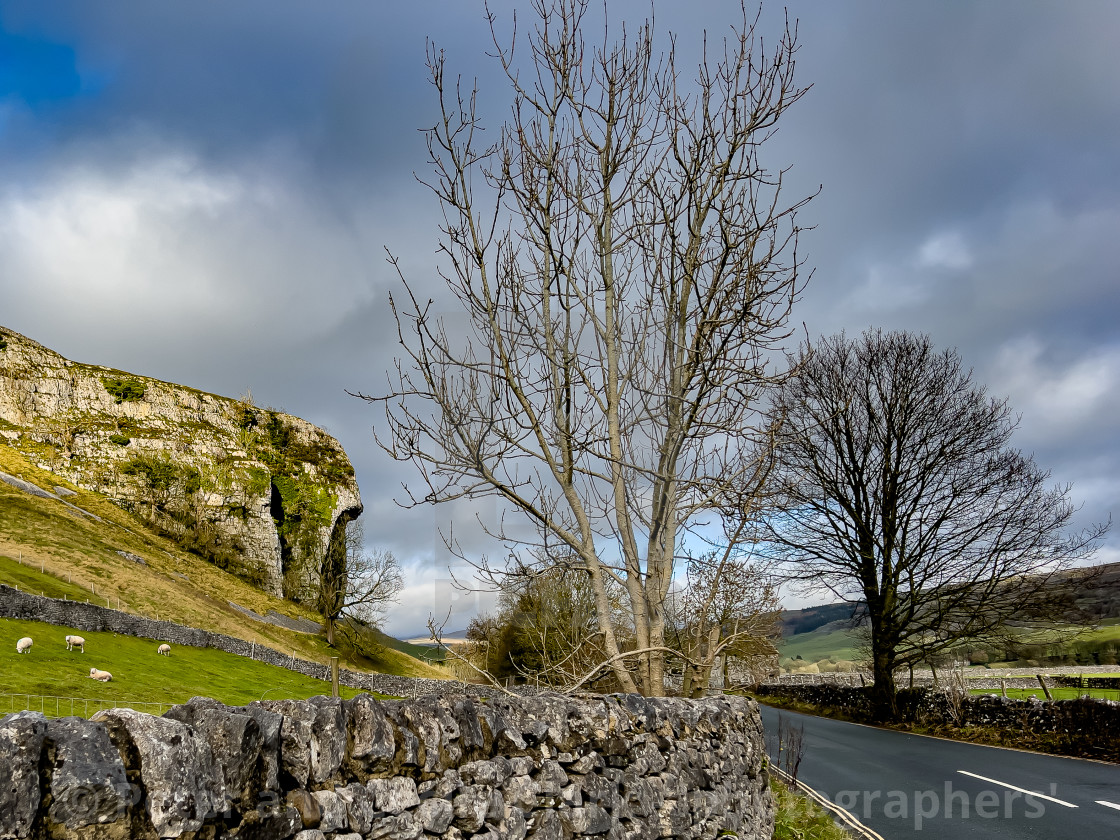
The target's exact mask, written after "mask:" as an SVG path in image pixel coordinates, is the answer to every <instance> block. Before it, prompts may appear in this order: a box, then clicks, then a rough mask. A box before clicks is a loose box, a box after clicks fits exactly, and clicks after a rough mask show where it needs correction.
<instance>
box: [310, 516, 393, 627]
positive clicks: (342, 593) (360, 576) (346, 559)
mask: <svg viewBox="0 0 1120 840" xmlns="http://www.w3.org/2000/svg"><path fill="white" fill-rule="evenodd" d="M343 527H344V528H345V535H344V537H343V538H342V539H341V540H339V539H333V540H331V545H330V547H329V548H328V550H327V551H326V553H325V555H324V557H323V563H322V566H321V567H320V570H319V613H320V614H321V615H322V616H323V618H324V619H325V623H326V628H327V643H328V644H331V645H333V644H334V642H335V630H336V628H337V626H339V625H343V626H345V625H347V624H350V623H352V622H358V623H360V624H364V625H368V626H371V627H376V626H377V625H378V624H379V623H380V621H381V619H382V618H383V617H384V614H385V610H386V609H388V607H389V605H390V604H392V603H395V602H396V601H397V596H398V595H399V593H400V591H401V589H402V588H404V579H403V578H402V577H401V569H400V564H399V563H398V562H397V558H396V557H394V556H393V554H392V553H391V552H388V551H383V550H374V551H370V550H368V549H367V548H366V547H365V531H364V529H363V527H362V523H361V522H360V521H357V520H355V521H351V522H348V523H345V525H344V526H343Z"/></svg>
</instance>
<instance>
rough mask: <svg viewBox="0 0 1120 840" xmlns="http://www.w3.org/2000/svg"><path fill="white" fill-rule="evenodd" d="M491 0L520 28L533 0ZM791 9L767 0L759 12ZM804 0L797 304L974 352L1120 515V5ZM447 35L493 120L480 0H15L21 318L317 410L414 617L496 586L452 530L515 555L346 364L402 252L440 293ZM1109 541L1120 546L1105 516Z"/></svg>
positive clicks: (7, 99)
mask: <svg viewBox="0 0 1120 840" xmlns="http://www.w3.org/2000/svg"><path fill="white" fill-rule="evenodd" d="M686 7H687V10H686ZM490 8H491V10H492V11H493V12H494V14H495V16H496V19H497V21H498V26H499V28H500V29H501V30H502V31H503V32H508V31H509V28H510V21H511V19H512V18H511V15H512V13H513V12H514V11H518V12H519V13H520V15H521V17H522V20H525V19H526V16H527V15H529V14H530V9H529V4H527V3H524V2H495V3H492V4H491V7H490ZM651 9H652V10H653V13H654V18H655V30H656V32H657V33H658V35H659V37H661V38H664V37H665V36H667V34H668V33H670V32H672V33H675V34H676V36H677V43H678V50H679V52H680V54H681V55H682V56H685V57H694V56H695V55H696V54H697V49H698V45H699V44H700V43H701V38H702V37H703V35H704V33H705V32H707V33H708V37H709V39H712V38H722V37H723V36H724V35H725V34H727V33H729V31H730V26H731V25H732V24H733V23H735V22H736V21H737V20H738V19H739V18H740V10H739V5H738V3H736V2H726V0H699V1H698V0H693V2H691V3H689V4H683V3H676V2H672V3H670V2H655V3H640V2H629V0H627V2H620V1H619V0H610V2H609V3H608V4H607V12H608V15H609V17H610V19H611V24H612V27H614V26H621V25H622V24H623V23H627V24H629V25H631V26H632V25H634V24H635V23H637V22H640V21H642V20H644V19H645V18H646V17H647V16H649V14H650V12H651ZM752 9H753V7H752ZM595 10H596V13H597V14H599V13H600V7H599V6H597V5H596V6H595ZM783 13H784V12H783V8H782V7H780V6H778V5H776V4H770V5H767V6H766V7H764V8H763V10H762V18H761V28H762V32H763V34H764V36H765V37H767V38H768V39H770V40H773V39H774V38H776V37H777V36H778V34H779V26H780V24H781V21H782V16H783ZM788 13H789V15H790V17H791V18H794V19H796V20H797V22H798V30H799V40H800V44H801V49H800V52H799V53H798V57H797V58H798V69H797V74H798V75H797V78H798V81H799V82H800V83H801V84H803V85H811V88H810V90H809V92H808V93H807V94H806V95H805V97H804V98H803V99H802V100H801V101H800V102H798V103H797V104H796V105H795V106H794V108H793V109H791V110H790V111H789V112H787V114H786V115H785V116H784V117H783V121H782V123H781V124H780V126H779V131H778V133H777V134H776V136H775V137H774V138H773V140H772V141H770V144H769V145H770V150H769V152H768V154H770V155H771V156H772V160H773V161H775V164H776V165H781V166H789V167H791V169H790V171H789V174H788V176H787V187H788V189H789V193H788V194H789V195H791V196H793V195H798V194H807V193H809V192H813V191H815V190H816V189H817V188H818V187H819V188H820V195H819V197H818V198H817V199H816V200H814V201H813V202H812V203H811V204H810V205H809V206H808V207H807V208H806V210H805V211H804V213H803V214H802V216H801V221H802V222H803V223H804V224H806V225H811V226H813V228H814V229H813V230H811V231H808V232H806V233H805V234H804V236H803V238H802V240H801V246H800V247H801V249H802V251H803V253H804V255H805V257H806V262H807V265H808V266H809V267H811V268H812V269H813V270H814V275H813V278H812V280H811V282H810V283H809V285H808V287H807V288H806V291H805V294H804V296H803V298H802V300H801V302H800V303H799V304H798V307H797V309H796V310H795V312H794V316H793V317H794V320H795V321H796V322H797V323H798V324H802V323H803V324H804V329H805V330H806V331H807V332H808V334H809V335H810V336H813V337H819V336H824V335H830V334H832V333H835V332H838V331H840V330H845V331H847V332H848V334H850V335H855V334H858V333H859V332H861V331H862V330H864V329H866V328H868V327H882V328H884V329H907V330H915V331H920V332H925V333H928V334H929V335H930V336H931V338H932V340H933V342H934V343H935V344H936V345H937V346H939V347H955V348H957V350H958V352H959V353H960V355H961V357H962V358H963V360H964V363H965V364H966V365H967V366H969V367H971V368H972V369H973V370H974V376H975V380H976V381H977V382H978V383H981V384H983V385H984V386H986V387H987V388H988V390H989V391H990V392H991V393H992V394H994V395H997V396H1005V397H1007V398H1008V399H1009V401H1010V404H1011V406H1012V407H1013V408H1014V409H1015V410H1016V411H1017V412H1018V413H1019V415H1020V417H1021V419H1020V426H1019V429H1018V431H1017V432H1016V435H1015V437H1014V439H1013V442H1014V444H1015V445H1016V446H1018V447H1019V448H1021V449H1023V450H1025V451H1027V452H1030V453H1033V454H1034V456H1035V459H1036V461H1037V462H1038V463H1039V464H1040V465H1041V466H1042V467H1044V468H1046V469H1049V470H1051V471H1052V474H1053V480H1054V482H1055V483H1061V484H1066V483H1069V484H1072V498H1073V499H1074V500H1075V501H1076V502H1077V503H1078V504H1079V505H1081V509H1080V511H1079V513H1078V514H1077V523H1078V524H1080V525H1086V524H1088V523H1090V522H1097V521H1102V520H1105V519H1107V518H1108V517H1109V516H1110V515H1111V513H1112V512H1115V511H1120V504H1118V502H1120V435H1118V434H1117V431H1118V428H1120V424H1118V422H1117V418H1118V417H1120V326H1118V321H1120V318H1118V316H1120V268H1118V267H1120V147H1118V145H1117V138H1118V137H1120V95H1118V94H1117V88H1116V80H1117V79H1120V51H1117V50H1115V48H1114V47H1115V37H1116V34H1117V33H1118V32H1120V4H1117V3H1115V2H1112V0H1067V2H1063V3H1060V4H1058V3H1052V2H1030V0H1014V2H1013V1H1012V0H989V2H985V3H976V2H971V0H969V1H968V2H964V1H963V0H962V1H961V2H957V0H941V2H938V3H881V2H853V1H852V0H839V1H838V2H832V3H820V2H809V0H805V1H804V2H798V1H797V0H791V2H790V3H789V5H788ZM616 31H617V30H616ZM429 41H430V42H431V43H433V44H435V45H436V46H437V47H438V48H440V49H442V50H444V53H445V55H446V58H447V62H448V67H449V70H451V71H454V72H456V73H459V74H461V75H462V76H463V77H464V78H466V79H477V80H478V85H479V89H480V102H481V103H482V104H483V109H484V111H486V113H488V114H492V115H496V116H497V118H500V117H501V116H502V115H503V109H504V108H506V107H507V106H508V102H509V98H510V95H509V90H508V86H506V85H503V84H502V80H501V79H500V78H499V72H498V67H497V66H496V64H495V62H494V60H493V59H492V58H491V57H489V56H488V53H491V52H492V51H493V47H492V45H491V44H490V40H489V31H488V28H487V24H486V19H485V10H484V7H483V5H482V3H481V2H476V1H475V0H456V2H451V0H442V1H441V2H436V0H413V2H410V3H387V2H368V0H333V2H331V3H305V2H295V0H239V2H237V3H223V4H208V5H207V6H206V7H205V9H202V8H201V7H199V6H198V4H188V3H183V2H165V3H136V2H124V0H100V2H98V3H96V4H93V3H86V2H80V0H70V2H65V1H60V2H52V3H49V4H48V3H42V2H39V0H5V2H4V4H3V5H2V6H0V324H2V325H4V326H5V327H8V328H10V329H13V330H15V331H17V332H20V333H23V334H24V335H27V336H29V337H31V338H33V339H35V340H37V341H39V342H41V343H43V344H45V345H46V346H48V347H50V348H52V349H54V350H56V351H58V352H60V353H62V354H63V355H64V356H66V357H68V358H71V359H74V360H78V361H83V362H90V363H97V364H105V365H110V366H113V367H116V368H120V369H123V370H127V371H132V372H135V373H138V374H143V375H147V376H153V377H157V378H160V379H164V380H168V381H172V382H177V383H182V384H186V385H190V386H193V387H196V388H201V389H204V390H208V391H212V392H215V393H220V394H225V395H229V396H239V395H242V394H246V393H248V392H251V394H252V396H253V398H254V400H255V401H256V402H257V404H258V405H268V406H272V407H275V408H279V409H283V410H285V411H288V412H290V413H292V414H296V415H298V416H301V417H304V418H306V419H308V420H310V421H311V422H314V423H316V424H318V425H320V426H323V427H324V428H326V429H328V430H329V431H330V432H331V433H332V434H334V435H335V436H336V437H337V438H338V439H339V440H340V441H341V443H342V445H343V446H344V447H345V449H346V451H347V453H348V454H349V455H350V458H351V460H352V462H353V463H354V465H355V468H356V470H357V477H358V482H359V485H360V488H361V493H362V498H363V501H364V503H365V515H364V517H363V519H364V526H365V535H366V540H367V544H368V545H370V546H371V547H376V548H381V549H387V550H390V551H392V552H393V553H394V554H395V555H396V556H397V558H398V559H399V560H400V562H401V564H402V567H403V568H404V571H405V573H406V574H405V577H406V582H407V586H406V588H405V590H404V591H403V592H402V596H401V602H400V605H399V606H397V607H395V608H394V609H393V610H391V611H390V613H389V614H388V616H387V617H386V622H385V629H386V630H388V631H389V632H391V633H394V634H396V635H403V636H408V635H413V634H415V633H419V632H420V631H421V630H422V629H423V628H424V626H425V624H426V621H427V617H428V615H429V614H430V613H437V614H439V613H442V612H444V611H446V609H447V608H448V607H449V606H453V607H454V608H455V609H456V610H457V612H456V613H455V618H454V619H453V620H452V624H454V623H456V622H457V621H458V622H459V623H462V624H465V622H466V616H468V615H469V614H470V613H472V612H474V611H477V610H480V609H486V608H487V607H488V605H489V603H490V601H489V600H488V599H487V597H486V596H484V595H479V594H477V593H459V592H455V591H454V590H453V588H452V587H451V586H450V584H449V579H450V573H449V570H448V565H449V561H450V558H449V556H448V553H447V551H446V550H445V549H444V548H443V546H442V542H441V540H440V537H439V530H440V528H441V527H446V524H447V523H448V522H450V521H454V522H455V523H456V531H457V534H462V535H463V537H464V539H465V540H466V547H467V548H468V550H471V551H478V552H482V551H487V552H490V553H492V554H496V555H500V554H501V552H500V549H497V547H495V546H494V545H492V544H490V545H487V544H486V542H485V541H484V540H483V539H482V537H481V536H480V535H478V534H477V533H472V532H471V530H470V521H471V518H472V517H471V513H472V512H471V511H470V510H469V509H467V507H466V506H463V505H460V506H459V507H458V508H457V509H446V508H440V509H431V508H421V509H412V510H406V509H403V508H401V507H399V506H398V505H397V503H396V502H395V499H398V498H400V495H401V493H400V487H401V482H402V481H409V480H414V479H415V478H416V476H415V474H414V473H413V472H412V470H413V468H412V467H410V466H408V465H406V464H405V465H402V464H397V463H394V462H393V461H392V460H390V459H389V457H388V456H387V455H385V454H384V453H383V452H382V451H381V450H380V449H379V448H378V447H377V446H376V445H375V443H374V440H373V436H372V433H371V431H370V429H371V426H372V424H373V423H374V422H375V421H376V420H377V417H376V416H375V414H376V409H374V408H373V407H371V406H369V405H367V404H365V403H363V402H361V401H359V400H357V399H355V398H353V397H350V396H348V395H347V394H346V390H347V389H349V390H351V391H364V392H378V391H380V390H383V389H384V387H385V384H386V370H387V369H389V368H390V367H391V366H392V364H393V359H394V358H395V356H396V355H397V352H396V345H395V342H396V332H395V326H394V324H393V321H392V317H391V313H390V312H389V309H388V305H387V300H388V293H389V292H390V291H392V290H394V289H395V288H397V282H398V281H397V280H396V278H395V275H394V273H393V271H392V269H391V267H390V266H389V265H388V264H387V262H386V249H389V250H391V251H392V253H393V254H394V255H396V256H397V257H398V258H399V259H400V261H401V265H402V266H403V268H404V270H405V271H406V272H407V274H408V276H409V277H410V279H411V280H412V281H413V282H415V283H417V284H418V286H419V287H420V288H424V289H430V293H431V294H432V296H433V297H435V298H436V299H437V300H439V299H440V298H439V295H440V289H441V287H440V286H439V281H438V278H437V277H436V269H437V267H438V265H439V263H438V258H437V254H436V248H437V244H438V226H439V222H440V211H439V207H438V204H437V203H436V201H435V199H434V198H433V196H432V195H431V193H430V192H428V191H427V190H426V189H425V188H424V187H423V186H421V185H420V184H419V183H418V182H417V180H416V176H417V175H419V176H423V175H424V174H425V173H426V172H427V171H428V169H427V157H426V148H425V145H424V141H423V135H422V134H421V133H420V130H421V129H422V128H425V127H428V126H431V125H433V124H434V122H435V120H436V116H437V103H436V99H435V95H434V90H433V88H432V86H431V84H430V81H429V78H428V75H427V69H426V66H425V48H426V44H427V43H428V42H429ZM662 43H664V41H662ZM492 125H494V127H496V126H497V119H494V120H493V121H492ZM483 515H484V516H494V515H496V514H495V511H494V510H493V509H487V508H484V509H483ZM1098 559H1099V560H1102V561H1120V535H1118V534H1117V533H1116V532H1115V531H1114V532H1113V533H1112V534H1110V536H1109V538H1108V541H1107V542H1106V544H1105V545H1104V546H1103V548H1102V550H1101V551H1100V552H1099V554H1098ZM460 572H461V570H460ZM787 603H789V604H791V605H794V606H796V605H798V604H799V603H801V602H800V601H799V600H798V596H796V595H794V594H792V593H791V594H790V595H789V597H788V599H787ZM449 629H451V628H449ZM455 629H458V628H455Z"/></svg>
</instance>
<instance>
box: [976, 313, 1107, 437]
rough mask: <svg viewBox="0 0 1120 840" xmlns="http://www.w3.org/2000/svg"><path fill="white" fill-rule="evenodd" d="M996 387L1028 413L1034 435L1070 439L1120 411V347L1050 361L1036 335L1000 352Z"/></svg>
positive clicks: (1025, 416)
mask: <svg viewBox="0 0 1120 840" xmlns="http://www.w3.org/2000/svg"><path fill="white" fill-rule="evenodd" d="M990 384H991V386H992V392H993V393H995V394H1006V395H1007V396H1009V397H1010V399H1011V404H1012V405H1013V406H1015V407H1016V408H1017V409H1018V410H1020V411H1022V413H1023V427H1024V431H1025V432H1027V434H1028V435H1029V436H1031V437H1035V438H1049V437H1052V436H1055V435H1059V434H1064V435H1069V434H1072V433H1074V432H1075V431H1076V430H1077V429H1078V428H1080V427H1081V426H1083V425H1084V424H1086V423H1087V422H1091V421H1093V420H1094V419H1095V418H1101V417H1115V416H1116V415H1117V411H1120V346H1116V345H1105V346H1101V347H1095V348H1092V349H1090V350H1089V351H1087V352H1085V353H1084V354H1083V355H1081V356H1078V357H1076V358H1074V359H1071V360H1068V361H1065V362H1062V361H1058V360H1055V359H1053V358H1051V357H1049V356H1048V354H1047V347H1046V345H1045V344H1043V342H1042V341H1041V340H1040V339H1039V338H1037V337H1036V336H1033V335H1030V336H1023V337H1019V338H1016V339H1014V340H1012V341H1009V342H1007V343H1005V344H1004V345H1003V346H1001V347H1000V348H999V350H998V353H997V355H996V359H995V362H994V364H993V368H992V377H991V381H990Z"/></svg>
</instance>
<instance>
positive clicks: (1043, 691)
mask: <svg viewBox="0 0 1120 840" xmlns="http://www.w3.org/2000/svg"><path fill="white" fill-rule="evenodd" d="M1035 676H1036V677H1038V684H1039V685H1041V686H1042V693H1043V694H1045V695H1046V699H1047V700H1050V701H1053V700H1054V698H1053V697H1051V696H1050V689H1049V688H1047V687H1046V680H1044V679H1043V678H1042V674H1035Z"/></svg>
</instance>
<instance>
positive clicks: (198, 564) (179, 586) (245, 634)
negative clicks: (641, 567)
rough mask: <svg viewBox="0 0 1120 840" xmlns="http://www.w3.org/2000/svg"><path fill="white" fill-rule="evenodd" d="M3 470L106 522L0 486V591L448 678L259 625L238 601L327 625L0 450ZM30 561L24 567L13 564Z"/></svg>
mask: <svg viewBox="0 0 1120 840" xmlns="http://www.w3.org/2000/svg"><path fill="white" fill-rule="evenodd" d="M0 470H2V471H3V472H6V473H9V474H11V475H15V476H19V477H21V478H23V479H25V480H26V481H30V482H32V483H34V484H37V485H38V486H39V487H42V488H45V489H50V488H52V487H54V486H55V485H59V486H63V487H66V488H68V489H70V490H73V491H76V495H74V496H69V497H67V501H68V502H70V504H72V505H75V506H77V507H79V508H81V509H82V510H85V511H88V512H89V513H92V514H94V515H95V516H96V517H98V519H94V518H90V517H86V516H83V515H81V514H80V513H78V512H75V511H73V510H72V509H70V508H68V507H67V506H66V505H64V504H63V503H62V502H59V501H56V500H54V499H43V498H39V497H36V496H31V495H28V494H27V493H24V492H22V491H20V490H17V489H16V488H14V487H11V486H10V485H8V484H5V483H3V482H0V557H4V558H7V560H5V561H0V583H7V584H9V585H14V586H19V588H20V589H24V590H26V591H31V592H34V593H36V594H39V593H42V592H46V593H47V594H48V595H52V596H55V597H60V596H61V595H63V594H65V595H66V597H70V598H80V599H82V600H85V599H86V598H89V599H90V600H91V601H94V600H95V598H100V599H102V600H101V603H106V601H107V602H108V603H110V604H111V605H112V606H114V607H116V606H117V604H118V601H119V603H120V606H121V609H124V610H125V611H127V612H132V613H136V614H141V615H146V616H149V617H155V618H160V619H163V620H168V621H175V622H178V623H180V624H185V625H188V626H191V627H201V628H203V629H206V630H211V631H213V632H216V633H224V634H226V635H229V636H235V637H238V638H241V639H245V640H246V641H253V642H256V643H258V644H262V645H266V646H268V647H271V648H274V649H276V650H279V651H282V652H284V653H289V654H292V655H294V656H297V657H301V658H304V659H309V660H312V661H316V662H323V663H326V662H327V661H329V658H330V657H331V656H332V655H339V656H341V657H342V659H343V662H344V664H345V665H346V666H347V667H350V668H353V669H355V670H366V671H378V672H381V673H388V674H401V675H405V676H418V677H431V678H434V679H440V678H445V677H446V676H447V675H446V673H445V672H444V671H442V670H440V669H439V668H436V667H433V666H431V665H428V664H426V663H424V662H421V661H420V660H418V659H416V658H414V657H412V656H409V655H408V654H407V653H404V652H402V651H400V650H395V649H393V648H391V647H388V646H380V647H378V646H373V647H374V648H375V649H373V650H372V651H371V652H369V653H360V652H357V651H355V650H353V649H349V648H346V647H345V646H340V647H339V648H338V649H332V648H330V647H329V646H328V645H327V643H326V640H325V638H323V637H322V636H317V635H312V634H306V633H298V632H295V631H292V630H288V629H285V628H281V627H277V626H275V625H272V624H267V623H265V622H261V621H256V620H254V619H252V618H250V617H249V616H246V615H244V614H243V613H240V612H238V611H237V610H235V609H233V608H232V607H231V606H230V605H229V602H230V601H233V602H234V603H236V604H239V605H241V606H242V607H246V608H248V609H250V610H253V611H254V612H256V613H258V614H260V615H264V614H266V613H268V611H269V610H275V611H276V612H278V613H281V614H284V615H288V616H291V617H293V618H309V619H312V620H318V616H316V614H315V613H314V612H313V611H311V610H310V609H307V608H305V607H302V606H300V605H297V604H293V603H292V602H290V601H285V600H283V599H281V598H275V597H272V596H270V595H268V594H267V593H265V592H262V591H261V590H259V589H256V588H255V587H253V586H251V585H249V584H248V583H246V582H245V581H243V580H241V579H240V578H237V577H235V576H234V575H231V574H229V573H227V572H224V571H222V570H221V569H219V568H217V567H216V566H213V565H211V564H210V563H207V562H206V561H205V560H203V559H202V558H200V557H197V556H195V555H193V554H189V553H187V552H185V551H183V550H181V549H179V548H178V547H177V546H176V545H174V544H173V543H172V542H170V541H168V540H166V539H163V538H161V537H158V536H155V535H153V534H152V533H150V532H148V531H146V530H145V528H144V526H143V524H142V523H140V522H139V521H138V520H136V519H135V518H134V517H132V516H131V515H130V514H128V513H126V512H125V511H123V510H122V509H120V508H119V507H117V506H116V505H114V504H113V503H112V502H110V501H109V500H108V499H106V498H104V497H103V496H101V495H99V494H97V493H93V492H90V491H86V490H82V489H80V488H78V487H76V486H74V485H71V484H69V483H68V482H66V481H63V480H61V479H59V477H58V476H56V475H54V474H52V473H48V472H44V471H42V470H39V469H37V468H35V467H34V466H32V465H31V463H30V462H28V460H27V459H26V458H24V457H23V455H21V454H20V453H19V452H16V451H15V450H13V449H12V448H11V447H8V446H4V445H0ZM121 551H124V552H128V553H130V554H133V555H136V556H138V557H141V558H143V560H144V564H140V563H137V562H135V561H133V560H130V559H128V558H126V557H123V556H122V555H121V554H120V553H119V552H121ZM21 556H22V559H23V565H20V564H18V563H14V562H12V560H13V559H18V558H20V557H21ZM40 569H42V570H45V571H44V572H40V571H39V570H40ZM94 593H96V594H94ZM63 635H65V634H63ZM13 651H14V648H13ZM87 672H88V669H87Z"/></svg>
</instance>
